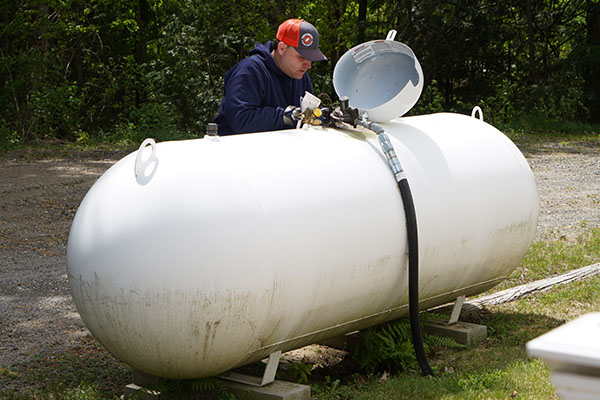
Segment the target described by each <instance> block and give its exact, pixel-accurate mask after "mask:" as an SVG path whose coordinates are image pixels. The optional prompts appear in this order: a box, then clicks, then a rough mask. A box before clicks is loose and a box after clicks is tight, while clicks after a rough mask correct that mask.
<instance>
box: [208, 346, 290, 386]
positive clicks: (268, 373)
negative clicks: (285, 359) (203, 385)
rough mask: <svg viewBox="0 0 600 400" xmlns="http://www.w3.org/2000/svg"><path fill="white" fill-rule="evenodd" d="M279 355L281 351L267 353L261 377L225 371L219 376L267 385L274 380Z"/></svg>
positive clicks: (252, 383)
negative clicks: (265, 364) (267, 358)
mask: <svg viewBox="0 0 600 400" xmlns="http://www.w3.org/2000/svg"><path fill="white" fill-rule="evenodd" d="M280 357H281V351H276V352H275V353H271V354H270V355H269V360H268V361H267V366H266V367H265V372H264V374H263V376H262V377H259V376H250V375H244V374H239V373H237V372H226V373H224V374H223V375H221V376H220V378H222V379H227V380H229V381H233V382H238V383H243V384H245V385H251V386H265V385H268V384H269V383H272V382H273V381H274V380H275V373H276V372H277V367H278V366H279V358H280Z"/></svg>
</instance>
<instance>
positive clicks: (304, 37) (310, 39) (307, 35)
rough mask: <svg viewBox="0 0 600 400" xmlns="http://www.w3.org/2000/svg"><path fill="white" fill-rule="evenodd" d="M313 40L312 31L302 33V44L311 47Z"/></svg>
mask: <svg viewBox="0 0 600 400" xmlns="http://www.w3.org/2000/svg"><path fill="white" fill-rule="evenodd" d="M312 42H313V37H312V35H311V34H310V33H305V34H304V35H302V44H303V45H305V46H306V47H309V46H310V45H311V44H312Z"/></svg>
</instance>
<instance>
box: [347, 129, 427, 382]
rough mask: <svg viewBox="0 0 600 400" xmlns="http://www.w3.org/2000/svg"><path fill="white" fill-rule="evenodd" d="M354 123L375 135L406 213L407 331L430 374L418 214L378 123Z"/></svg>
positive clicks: (393, 154)
mask: <svg viewBox="0 0 600 400" xmlns="http://www.w3.org/2000/svg"><path fill="white" fill-rule="evenodd" d="M354 124H355V125H360V126H363V127H365V128H367V129H369V130H371V131H373V132H375V133H376V134H377V141H378V142H379V144H380V145H381V148H382V150H383V152H384V154H385V157H386V158H387V160H388V162H389V163H390V168H391V169H392V172H393V174H394V177H395V178H396V182H397V183H398V188H399V189H400V195H401V196H402V204H403V205H404V214H405V216H406V236H407V240H408V310H409V314H410V332H411V334H412V340H413V347H414V349H415V355H416V357H417V361H418V362H419V366H420V367H421V371H423V375H433V371H432V370H431V367H430V366H429V362H428V361H427V355H426V354H425V347H424V345H423V335H422V334H421V319H420V316H419V235H418V233H417V216H416V213H415V203H414V201H413V197H412V193H411V191H410V185H409V184H408V180H407V179H406V175H405V174H404V170H403V169H402V166H401V165H400V161H398V157H397V156H396V152H395V151H394V147H393V146H392V143H391V142H390V139H389V137H388V136H387V135H386V134H385V132H384V129H383V127H382V126H381V125H379V124H377V123H375V122H368V121H363V120H360V119H355V120H354Z"/></svg>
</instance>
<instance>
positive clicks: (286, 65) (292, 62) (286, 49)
mask: <svg viewBox="0 0 600 400" xmlns="http://www.w3.org/2000/svg"><path fill="white" fill-rule="evenodd" d="M278 47H280V48H278V51H279V54H280V55H281V57H280V59H279V60H280V62H279V68H281V70H282V71H283V72H284V73H285V74H286V75H287V76H289V77H290V78H294V79H301V78H302V76H303V75H304V74H305V73H306V71H308V70H309V69H310V67H311V66H312V61H310V60H307V59H306V58H304V57H302V56H301V55H300V53H298V52H297V51H296V49H295V48H293V47H291V46H288V45H286V44H285V43H279V46H278Z"/></svg>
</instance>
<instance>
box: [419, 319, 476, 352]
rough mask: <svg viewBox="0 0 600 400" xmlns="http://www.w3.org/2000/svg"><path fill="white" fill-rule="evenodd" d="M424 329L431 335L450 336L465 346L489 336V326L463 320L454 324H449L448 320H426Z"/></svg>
mask: <svg viewBox="0 0 600 400" xmlns="http://www.w3.org/2000/svg"><path fill="white" fill-rule="evenodd" d="M423 329H424V330H425V332H427V333H428V334H430V335H436V336H441V337H448V338H451V339H454V341H456V343H460V344H464V345H465V346H470V345H473V344H477V343H479V342H482V341H484V340H485V339H486V338H487V326H485V325H477V324H471V323H469V322H462V321H458V322H456V323H454V324H452V325H448V324H447V323H446V321H437V320H436V321H431V322H426V323H424V324H423Z"/></svg>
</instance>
